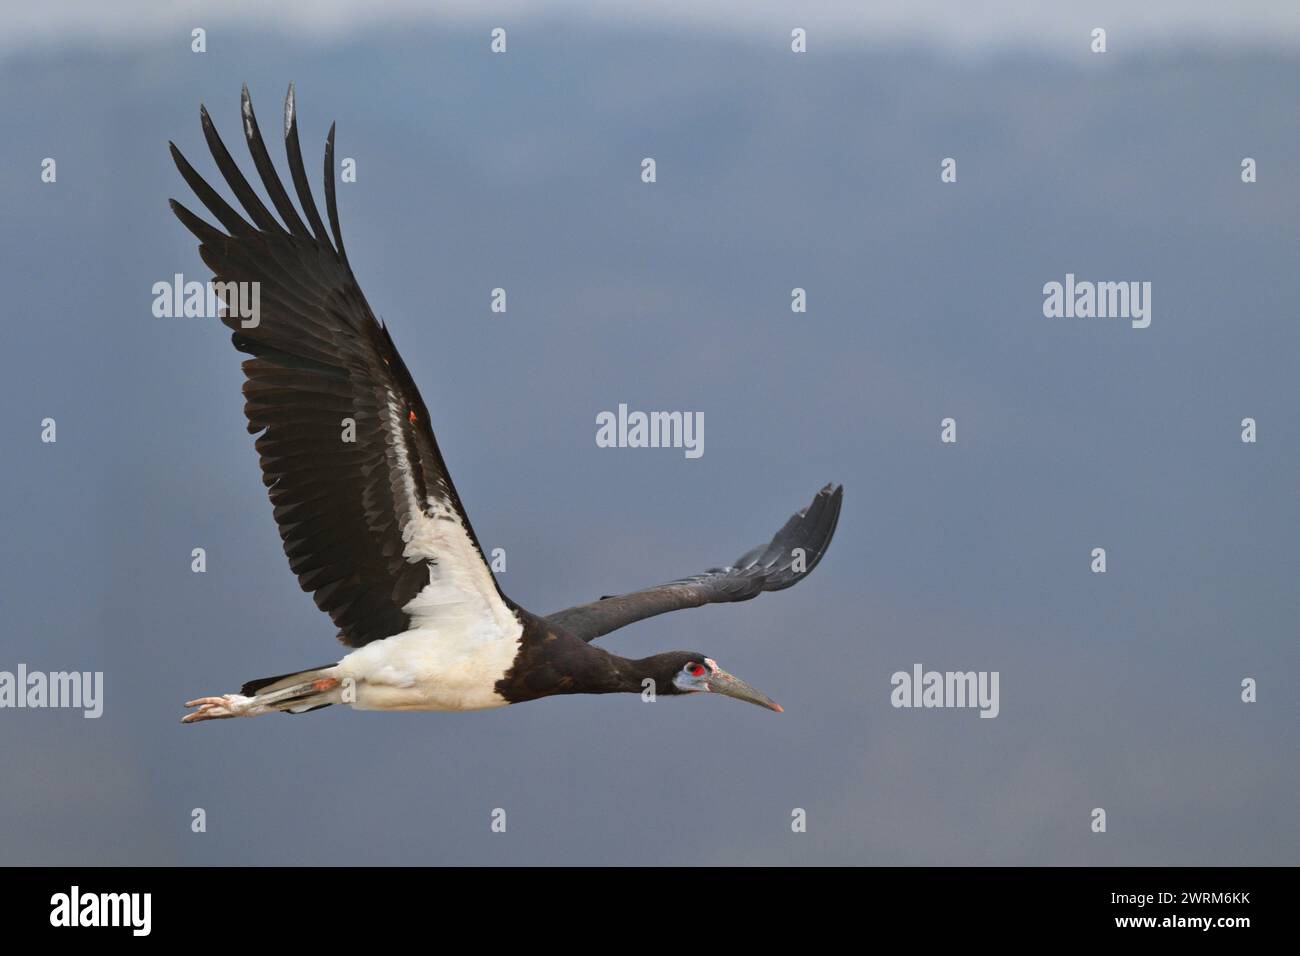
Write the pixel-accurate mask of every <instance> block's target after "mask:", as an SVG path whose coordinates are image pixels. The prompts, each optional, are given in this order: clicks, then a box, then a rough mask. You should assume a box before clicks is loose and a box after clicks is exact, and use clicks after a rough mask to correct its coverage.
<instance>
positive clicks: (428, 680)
mask: <svg viewBox="0 0 1300 956" xmlns="http://www.w3.org/2000/svg"><path fill="white" fill-rule="evenodd" d="M483 630H484V629H482V628H468V629H466V628H453V627H449V626H446V625H445V624H444V626H443V627H441V628H438V629H434V628H430V627H422V628H417V629H415V630H410V631H406V632H405V633H402V634H394V635H393V636H392V637H386V638H384V639H383V640H382V641H373V642H371V643H370V644H367V645H366V646H365V647H362V648H358V649H357V650H355V651H353V652H352V653H351V654H349V655H348V656H347V657H345V658H343V660H341V661H340V662H339V664H338V668H337V670H336V671H335V672H334V673H335V674H337V675H338V676H339V677H342V678H349V677H350V678H352V679H353V681H354V682H355V683H354V685H353V686H354V687H355V700H354V701H353V703H352V706H353V707H355V708H356V709H357V710H485V709H487V708H491V707H504V706H505V705H506V704H507V703H508V701H507V700H506V699H505V698H504V697H502V696H501V695H500V694H498V693H497V692H496V683H497V681H499V680H500V679H501V678H502V677H504V676H505V673H506V671H508V670H509V669H510V667H511V665H512V664H513V663H514V660H515V655H516V654H517V653H518V651H519V638H520V635H522V633H523V626H522V625H520V624H519V623H518V622H517V621H516V622H515V628H514V633H513V634H500V633H498V634H496V635H491V634H486V633H483Z"/></svg>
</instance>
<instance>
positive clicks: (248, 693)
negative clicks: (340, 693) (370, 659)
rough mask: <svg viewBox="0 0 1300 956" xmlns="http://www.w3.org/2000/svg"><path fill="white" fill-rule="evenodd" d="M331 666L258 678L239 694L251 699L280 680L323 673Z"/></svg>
mask: <svg viewBox="0 0 1300 956" xmlns="http://www.w3.org/2000/svg"><path fill="white" fill-rule="evenodd" d="M333 666H334V665H333V664H326V665H324V666H323V667H309V668H307V669H306V670H305V671H293V672H292V673H289V674H277V675H276V676H275V677H259V678H258V679H257V680H250V681H249V682H248V683H247V684H245V685H244V686H243V687H241V688H239V692H240V693H241V694H243V695H244V696H245V697H252V696H253V695H254V694H256V693H257V692H258V691H259V690H261V689H262V688H263V687H269V686H270V685H271V684H275V683H278V682H280V681H282V680H288V679H289V678H291V677H304V676H306V675H307V674H313V673H315V672H316V671H323V670H325V669H326V668H329V667H333ZM323 706H329V705H328V704H326V705H323Z"/></svg>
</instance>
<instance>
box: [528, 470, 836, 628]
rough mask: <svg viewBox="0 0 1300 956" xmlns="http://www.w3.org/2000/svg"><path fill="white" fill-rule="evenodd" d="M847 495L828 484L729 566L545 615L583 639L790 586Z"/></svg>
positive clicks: (813, 556) (821, 547)
mask: <svg viewBox="0 0 1300 956" xmlns="http://www.w3.org/2000/svg"><path fill="white" fill-rule="evenodd" d="M843 497H844V488H843V486H842V485H835V486H834V487H832V486H831V485H827V486H826V487H825V488H823V489H822V490H821V491H819V492H817V497H816V498H814V499H813V500H812V504H810V505H808V507H807V508H804V509H803V510H802V511H800V512H798V513H797V514H795V515H794V516H793V517H791V518H790V520H789V521H787V522H786V523H785V526H784V527H783V528H782V529H781V530H780V531H778V532H777V533H776V536H775V537H774V538H772V540H771V541H770V542H768V543H767V544H765V545H760V546H759V547H757V548H755V549H754V550H752V551H749V552H747V553H746V554H744V555H742V556H741V557H739V558H737V559H736V561H735V562H734V563H733V564H732V565H731V566H730V567H726V568H713V569H711V570H709V571H705V572H704V573H703V574H697V575H695V576H694V577H691V578H683V579H682V580H680V581H672V582H670V583H668V584H661V585H659V586H658V587H653V588H648V589H646V590H644V591H635V592H633V593H631V594H621V595H618V596H617V597H604V598H601V599H600V600H599V601H593V602H592V603H590V604H580V605H578V606H577V607H571V608H569V609H568V610H565V611H557V612H556V613H555V614H552V615H551V616H550V617H548V618H547V619H546V620H547V622H548V623H551V624H555V625H557V626H559V627H561V628H563V629H564V630H566V631H568V632H569V633H571V634H573V635H574V636H576V637H580V638H582V639H583V640H584V641H594V640H595V639H596V638H598V637H600V636H601V635H603V634H608V633H609V632H610V631H617V630H618V629H619V628H620V627H624V626H626V625H628V624H631V623H633V622H634V621H640V620H644V619H645V618H647V617H654V616H655V615H656V614H664V613H666V612H668V611H677V610H681V609H682V608H686V607H700V606H702V605H705V604H722V603H726V602H729V601H748V600H749V599H750V598H753V597H757V596H758V595H759V594H761V593H762V592H763V591H781V590H784V589H785V588H788V587H792V586H793V585H795V584H796V583H798V582H799V581H801V580H803V578H805V577H806V576H807V575H808V574H809V573H811V572H812V569H813V568H815V567H817V562H818V561H820V560H821V559H822V555H824V554H825V553H826V549H827V548H828V547H829V546H830V543H831V537H832V535H834V534H835V525H836V523H837V522H838V521H839V519H840V502H841V500H842V499H843Z"/></svg>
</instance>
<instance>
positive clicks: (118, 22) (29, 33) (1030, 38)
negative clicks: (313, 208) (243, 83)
mask: <svg viewBox="0 0 1300 956" xmlns="http://www.w3.org/2000/svg"><path fill="white" fill-rule="evenodd" d="M539 21H540V22H547V23H552V24H556V25H557V26H558V25H559V24H562V23H566V22H568V23H584V24H586V25H588V26H609V27H618V26H645V25H654V26H671V25H677V26H681V27H684V28H689V29H691V30H694V31H697V32H698V33H703V34H714V35H717V36H720V37H726V36H735V35H738V34H739V35H746V34H748V35H752V36H762V35H765V34H771V33H773V32H775V33H776V34H788V33H789V30H790V29H791V28H792V27H795V26H801V27H803V28H805V29H808V30H810V31H811V32H812V33H813V34H815V35H816V38H817V40H816V42H817V43H818V44H819V45H820V44H823V43H826V44H842V43H850V44H853V43H860V42H862V41H872V42H899V41H922V42H927V43H932V44H934V45H936V46H939V47H942V48H944V49H946V50H950V51H963V52H978V51H983V50H995V49H1001V48H1004V47H1008V46H1015V47H1021V48H1024V49H1029V50H1034V51H1040V52H1047V53H1054V54H1060V53H1069V52H1070V51H1071V50H1072V49H1073V47H1074V44H1075V40H1074V37H1077V35H1078V34H1079V32H1080V31H1082V32H1083V34H1084V35H1086V34H1087V32H1088V31H1089V30H1091V29H1092V28H1093V27H1098V26H1100V27H1105V28H1107V29H1108V30H1113V31H1115V32H1116V33H1117V34H1119V35H1120V36H1121V38H1122V40H1121V42H1122V43H1124V44H1127V45H1131V47H1132V48H1133V49H1139V48H1141V49H1150V48H1154V47H1163V46H1169V45H1177V44H1185V43H1194V44H1197V45H1207V46H1209V47H1211V48H1215V47H1222V46H1238V45H1243V44H1244V45H1247V46H1250V47H1257V46H1260V45H1265V46H1269V47H1281V48H1284V49H1291V50H1294V49H1296V48H1297V47H1300V5H1298V4H1296V3H1294V2H1293V0H1233V2H1231V3H1224V2H1222V0H1143V2H1141V3H1133V2H1131V0H1089V2H1088V3H1052V2H1043V0H985V2H981V3H969V2H965V0H907V2H886V3H881V2H864V0H802V2H791V0H714V2H710V3H700V2H698V0H654V2H647V0H434V2H429V0H370V2H367V3H356V2H354V0H279V2H277V3H274V4H267V3H263V2H261V0H220V2H215V0H197V2H187V3H158V2H156V0H122V2H118V3H113V4H103V3H99V2H97V0H48V2H46V3H43V4H40V5H27V6H21V7H15V8H14V9H12V10H9V11H6V14H5V31H4V33H3V34H0V50H4V49H14V48H22V47H23V46H26V45H27V44H29V43H31V42H33V41H36V42H41V43H55V44H63V43H67V42H69V41H76V40H87V39H89V40H93V41H95V42H100V43H105V42H109V43H116V44H128V45H131V44H135V43H138V42H139V41H140V40H141V39H142V38H150V39H155V38H159V37H163V36H166V35H168V34H170V33H173V32H174V31H175V30H177V29H180V28H185V29H188V28H191V27H194V26H205V27H211V26H212V25H214V24H217V25H221V26H228V27H238V26H245V27H247V26H256V27H257V28H258V29H265V28H272V29H275V30H278V31H283V32H285V33H288V34H296V35H298V36H300V37H303V38H317V39H319V38H337V37H340V36H347V35H349V34H350V33H352V32H354V31H356V30H358V29H372V28H376V27H379V28H384V29H388V30H401V29H408V28H411V27H417V28H418V27H425V28H428V27H443V28H449V27H455V26H460V25H467V24H478V25H485V24H490V25H492V26H497V25H500V26H507V27H510V26H521V25H525V26H526V25H529V24H533V23H537V22H539Z"/></svg>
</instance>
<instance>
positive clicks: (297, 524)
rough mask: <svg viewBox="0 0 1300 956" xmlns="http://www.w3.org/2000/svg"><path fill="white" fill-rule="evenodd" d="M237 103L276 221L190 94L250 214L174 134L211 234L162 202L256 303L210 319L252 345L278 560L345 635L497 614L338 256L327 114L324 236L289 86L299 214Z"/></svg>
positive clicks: (420, 405)
mask: <svg viewBox="0 0 1300 956" xmlns="http://www.w3.org/2000/svg"><path fill="white" fill-rule="evenodd" d="M241 105H242V109H243V121H244V134H245V137H246V138H247V140H248V147H249V151H250V152H251V153H252V156H253V163H254V165H255V166H256V167H257V171H258V174H259V176H260V178H261V180H262V185H263V186H264V187H265V189H266V193H267V195H268V196H269V197H270V199H271V202H272V204H273V205H274V206H275V209H276V211H277V212H278V213H279V215H280V220H283V225H281V222H280V221H279V220H277V219H276V218H275V216H273V215H272V214H271V212H270V210H268V209H267V208H266V206H265V205H263V203H262V201H261V200H260V199H259V198H258V197H257V194H256V193H255V192H254V191H253V189H252V187H251V186H250V185H249V183H248V181H247V180H246V179H245V178H244V175H243V173H241V172H240V170H239V167H238V166H236V165H235V162H234V160H233V159H232V158H231V156H230V153H229V152H228V151H227V150H226V147H225V145H224V144H223V143H222V142H221V138H220V137H219V136H218V135H217V131H216V128H215V127H214V126H213V125H212V120H211V119H210V118H209V117H208V113H207V110H206V109H203V108H202V107H200V115H201V117H202V121H203V135H204V137H205V138H206V140H207V144H208V148H209V149H210V150H211V152H212V156H213V159H214V160H216V164H217V167H218V168H219V169H220V170H221V174H222V175H223V176H224V177H225V180H226V183H227V184H228V185H229V186H230V189H231V191H232V192H233V193H234V194H235V196H236V197H237V198H238V200H239V202H240V204H241V205H242V206H243V208H244V212H245V213H246V214H247V216H248V218H249V219H251V220H252V222H251V223H250V222H249V221H247V220H246V219H245V218H244V216H243V215H241V214H240V213H239V212H237V211H236V210H235V209H233V208H232V207H231V206H230V205H229V204H227V203H226V201H225V200H223V199H222V198H221V197H220V196H219V195H218V194H217V193H216V191H215V190H213V189H212V187H211V186H209V185H208V184H207V183H206V182H204V181H203V179H202V178H201V177H200V176H199V174H198V173H196V172H195V171H194V169H193V167H192V166H190V164H189V163H188V162H187V161H186V159H185V157H184V156H182V155H181V153H180V151H179V150H178V149H177V148H176V146H175V145H174V144H171V152H172V158H173V159H174V160H175V161H176V166H177V168H178V169H179V170H180V172H181V175H182V176H183V177H185V181H186V182H187V183H188V184H189V185H190V188H191V189H193V190H194V193H195V194H196V195H197V196H198V198H199V200H200V201H201V202H202V203H203V205H204V206H206V207H207V209H208V211H209V212H210V213H211V214H212V216H213V217H215V218H216V219H217V221H218V222H220V223H221V225H222V226H223V227H224V229H225V232H222V231H221V230H219V229H217V228H215V227H214V226H212V225H209V224H208V223H207V222H205V221H204V220H202V219H200V218H199V217H198V216H196V215H195V214H194V213H192V212H190V211H189V210H188V209H186V208H185V207H184V206H182V205H181V204H180V203H178V202H176V201H175V200H172V202H171V207H172V210H173V211H174V212H175V213H176V216H177V217H178V218H179V219H180V221H181V222H182V223H184V224H185V226H186V228H188V229H189V230H190V232H192V233H194V235H195V236H197V237H198V238H199V240H200V243H201V244H200V246H199V253H200V255H201V256H202V257H203V261H204V262H205V263H207V264H208V266H209V267H210V268H211V269H212V271H213V272H214V273H215V274H216V276H215V281H217V282H233V283H256V284H257V288H258V298H257V299H256V300H255V301H256V302H257V304H258V307H259V308H258V312H257V315H256V316H255V317H249V318H246V317H243V316H241V315H239V314H235V313H234V310H229V309H228V310H227V311H226V314H224V315H223V316H222V317H221V321H222V322H223V323H224V324H225V325H226V326H228V327H229V328H231V329H232V330H233V331H234V336H233V341H234V344H235V348H237V349H239V351H241V352H245V353H247V354H248V355H251V356H252V358H250V359H248V360H247V361H245V362H244V363H243V369H244V374H245V375H246V376H247V381H245V383H244V397H245V399H246V402H245V405H244V413H245V414H246V415H247V417H248V430H249V432H250V433H252V434H255V435H256V434H258V433H259V432H260V433H261V435H260V437H259V438H258V439H257V450H258V452H259V454H260V456H261V465H262V480H263V481H264V482H265V484H266V487H267V490H268V492H269V494H270V497H271V504H272V505H274V507H275V520H276V523H277V524H278V525H279V527H280V537H281V538H282V539H283V541H284V551H285V554H286V555H288V557H289V565H290V567H291V568H292V569H293V572H294V573H295V574H296V575H298V581H299V583H300V584H301V585H302V588H303V590H304V591H308V592H311V593H312V596H313V598H314V599H315V601H316V606H317V607H319V608H320V609H321V610H322V611H325V612H326V613H327V614H329V616H330V617H331V618H332V619H333V621H334V623H335V624H336V625H337V626H338V628H339V639H340V640H341V641H343V642H344V643H345V644H348V645H351V646H353V647H360V646H362V645H364V644H367V643H369V642H370V641H374V640H378V639H380V638H383V637H388V636H390V635H392V634H397V633H400V632H402V631H405V630H408V629H410V628H411V627H413V626H417V625H419V624H420V623H422V622H427V621H432V620H433V619H435V618H437V617H438V616H439V615H440V614H446V613H457V614H463V613H464V612H466V611H469V612H470V613H472V614H474V615H477V616H479V617H482V618H485V619H486V618H490V619H495V620H496V621H497V622H498V623H500V624H501V626H502V627H503V628H505V627H508V626H509V623H510V619H511V618H512V616H513V611H512V608H513V605H511V604H510V602H509V601H508V599H506V597H505V596H504V595H503V594H502V593H501V592H500V590H499V589H498V588H497V586H496V581H495V579H494V578H493V577H492V573H491V571H490V570H489V568H488V566H487V564H486V563H485V562H484V560H483V554H482V550H481V549H480V548H479V545H478V540H477V538H476V537H475V536H474V530H473V528H471V527H470V523H469V519H468V517H466V515H465V510H464V508H462V507H461V503H460V498H459V496H458V495H457V494H456V489H455V487H454V486H453V485H452V482H451V476H450V475H448V473H447V467H446V465H445V464H444V463H443V460H442V455H441V453H440V452H439V451H438V444H437V442H436V441H435V439H434V437H433V431H432V429H431V427H430V424H429V414H428V411H427V409H426V408H425V405H424V401H423V400H422V399H421V398H420V393H419V391H418V390H417V389H416V387H415V383H414V382H413V381H412V380H411V375H410V373H409V372H408V371H407V369H406V365H405V363H404V362H403V361H402V358H401V356H400V355H398V353H397V349H396V348H395V347H394V345H393V340H392V338H391V337H390V336H389V334H388V330H387V329H386V328H385V327H384V326H383V325H381V324H380V323H379V322H378V321H377V320H376V319H375V316H374V314H373V313H372V312H371V310H370V306H369V305H367V303H366V299H365V296H364V295H362V293H361V289H360V288H359V287H358V285H357V281H356V278H355V277H354V276H353V274H352V268H351V266H349V265H348V258H347V253H346V252H345V250H344V248H343V237H342V234H341V233H340V231H339V220H338V208H337V203H336V200H335V195H334V127H333V126H331V127H330V132H329V137H328V139H327V140H326V143H325V204H326V209H327V210H328V213H329V222H330V231H331V233H332V234H333V239H334V241H333V244H331V243H330V236H329V235H328V234H327V233H326V231H325V225H324V223H323V222H322V221H321V218H320V213H319V212H318V211H317V209H316V204H315V202H314V201H313V200H312V195H311V188H310V187H309V186H308V183H307V174H306V171H305V170H304V168H303V163H302V151H301V149H300V148H299V145H298V125H297V119H296V117H295V115H294V93H293V87H292V86H290V87H289V94H288V97H287V98H286V100H285V107H284V138H285V149H286V151H287V153H288V157H289V169H290V172H291V174H292V180H293V186H294V190H295V192H296V193H297V195H298V202H299V203H300V204H301V206H302V211H303V215H305V216H306V219H307V222H305V223H304V222H303V219H302V218H301V217H300V216H299V215H298V212H297V211H296V210H295V208H294V205H293V203H292V202H291V201H290V199H289V196H288V193H287V192H286V191H285V188H284V186H283V185H282V184H281V182H280V178H279V176H278V175H277V174H276V171H275V167H274V165H272V163H271V158H270V156H269V155H268V154H267V150H266V144H265V143H264V142H263V140H262V135H261V132H260V131H259V130H258V126H257V119H256V117H255V116H254V115H253V105H252V102H251V101H250V100H249V96H248V88H247V87H244V90H243V95H242V103H241ZM247 288H248V289H249V290H250V294H251V289H252V288H253V287H252V286H248V287H247ZM222 298H223V300H224V299H226V296H225V295H223V296H222ZM244 304H245V305H248V304H249V302H248V301H247V300H246V301H245V303H244ZM254 318H255V321H256V324H252V323H253V322H254ZM245 326H247V327H245ZM349 423H353V424H352V426H351V427H352V429H353V431H352V434H351V438H352V439H353V440H351V441H348V440H347V438H348V437H349V436H348V429H349ZM452 609H454V610H452Z"/></svg>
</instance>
